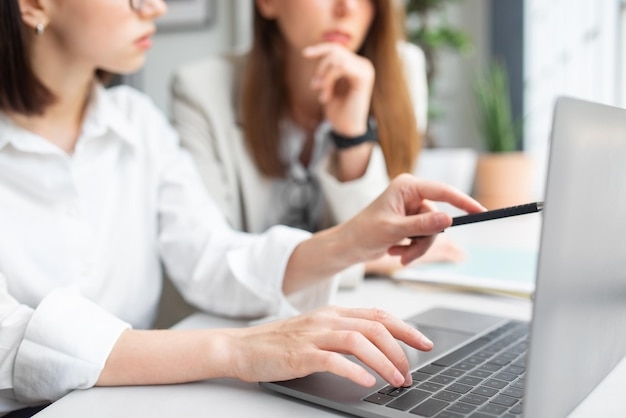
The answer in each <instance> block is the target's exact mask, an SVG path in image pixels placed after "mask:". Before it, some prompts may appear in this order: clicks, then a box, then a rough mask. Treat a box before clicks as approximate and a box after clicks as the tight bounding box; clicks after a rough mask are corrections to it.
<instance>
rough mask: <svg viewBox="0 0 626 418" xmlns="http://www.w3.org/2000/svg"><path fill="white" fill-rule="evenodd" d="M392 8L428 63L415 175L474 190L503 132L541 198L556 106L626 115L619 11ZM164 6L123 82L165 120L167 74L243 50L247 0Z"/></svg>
mask: <svg viewBox="0 0 626 418" xmlns="http://www.w3.org/2000/svg"><path fill="white" fill-rule="evenodd" d="M389 1H398V4H399V7H402V8H403V9H405V12H406V15H407V32H408V37H409V40H411V41H412V42H415V43H418V44H419V45H421V46H422V48H423V49H424V50H425V51H426V52H427V56H428V58H429V64H430V69H431V74H429V75H430V76H431V77H430V93H431V98H430V103H429V106H430V122H429V125H430V126H429V132H428V144H429V148H430V150H427V151H428V152H425V156H424V158H425V159H427V161H423V162H422V161H420V163H419V167H418V173H419V174H421V175H423V176H426V177H435V178H438V179H443V180H447V181H449V182H452V183H455V182H456V185H458V186H459V187H461V188H463V189H466V190H467V189H468V188H469V189H473V188H474V187H475V185H474V184H473V181H474V178H473V175H474V173H473V170H474V166H475V159H476V157H477V156H479V155H481V154H483V153H487V152H490V151H492V149H491V148H492V144H490V143H489V142H488V141H491V140H492V139H490V138H489V137H490V136H491V137H493V138H495V140H496V142H497V141H498V140H499V138H500V137H502V136H504V135H506V134H507V133H506V132H502V130H505V131H506V130H507V129H508V130H509V131H510V132H509V133H511V134H512V135H513V136H514V137H515V145H514V147H515V148H516V150H517V151H522V152H523V153H525V154H528V155H531V156H532V158H533V161H534V164H533V171H532V176H533V181H532V192H531V194H532V196H531V197H532V198H540V196H541V187H542V184H543V177H544V168H545V162H546V156H547V151H548V143H549V133H550V123H551V119H552V107H553V105H554V101H555V98H556V97H557V96H559V95H569V96H575V97H579V98H584V99H589V100H593V101H597V102H602V103H606V104H612V105H617V106H624V105H625V104H626V83H625V80H624V67H625V66H626V42H624V40H625V37H626V33H625V30H626V26H625V25H626V0H602V1H597V0H549V1H545V0H414V1H413V0H389ZM168 6H169V9H170V12H169V13H168V15H167V16H166V17H164V18H163V19H162V20H161V21H160V22H159V33H158V34H157V36H156V37H155V43H154V48H153V49H152V50H151V52H150V54H149V56H148V62H147V65H146V66H145V68H144V69H143V70H142V71H141V73H138V74H135V75H132V76H130V77H127V78H126V79H125V80H124V81H125V82H127V83H130V84H132V85H134V86H135V87H137V88H139V89H141V90H143V91H145V92H146V93H148V94H149V95H150V96H152V98H153V99H154V101H155V102H156V104H157V105H158V106H159V107H160V108H161V109H162V110H164V111H165V112H166V113H169V99H168V96H169V80H170V77H171V74H172V72H173V70H174V69H175V68H176V67H178V66H179V65H181V64H182V63H184V62H187V61H192V60H195V59H199V58H202V57H204V56H207V55H211V54H216V53H220V52H225V51H231V50H245V49H246V48H247V46H248V45H249V41H250V34H251V23H250V22H251V6H252V0H168ZM495 64H498V65H495ZM496 70H497V71H496ZM502 76H504V82H505V84H504V88H503V86H502V83H501V82H500V83H499V84H498V80H500V81H502V80H501V78H502ZM498 77H500V78H498ZM480 80H482V82H481V81H480ZM489 98H491V100H492V105H494V106H496V107H501V106H505V105H506V106H508V107H509V108H508V109H506V112H504V113H505V114H504V116H505V119H504V120H503V119H502V117H503V114H502V112H494V111H493V108H492V109H491V110H489V109H490V108H489V106H488V104H489V103H488V102H485V100H486V99H489ZM496 113H498V114H496ZM507 113H508V114H510V118H508V119H507V118H506V116H507V115H506V114H507ZM498 118H500V119H498ZM507 124H508V125H507ZM490 126H491V127H493V126H498V127H499V128H498V129H500V131H499V132H494V130H493V129H490ZM503 126H504V127H503ZM442 155H443V156H442ZM509 167H510V165H509ZM455 170H456V171H459V170H460V172H459V173H458V174H455V173H454V172H455ZM453 175H454V176H456V177H455V178H452V177H449V178H446V176H453ZM441 176H443V178H441ZM492 177H493V175H492ZM515 187H518V186H515ZM519 187H521V186H519ZM509 188H511V187H509ZM526 198H527V197H524V198H523V199H526ZM520 199H521V198H520Z"/></svg>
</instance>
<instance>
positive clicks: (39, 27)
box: [35, 23, 46, 35]
mask: <svg viewBox="0 0 626 418" xmlns="http://www.w3.org/2000/svg"><path fill="white" fill-rule="evenodd" d="M45 30H46V27H45V26H44V25H43V23H37V27H36V28H35V32H36V33H37V35H43V32H44V31H45Z"/></svg>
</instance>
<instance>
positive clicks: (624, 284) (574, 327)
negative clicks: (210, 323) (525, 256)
mask: <svg viewBox="0 0 626 418" xmlns="http://www.w3.org/2000/svg"><path fill="white" fill-rule="evenodd" d="M545 190H546V192H545V198H544V203H545V206H544V212H543V226H542V232H541V242H540V251H539V261H538V267H537V279H536V280H537V283H536V291H535V300H534V307H533V319H532V322H531V323H530V324H528V323H524V322H520V321H513V320H508V319H506V318H499V317H493V316H486V315H482V314H476V313H469V312H461V311H454V310H450V309H434V310H430V311H426V312H424V313H421V314H418V315H416V316H414V317H412V318H409V319H408V321H409V322H410V323H413V324H415V326H416V327H418V328H419V329H420V330H421V331H422V332H424V333H425V334H426V335H428V336H429V337H430V338H431V339H432V340H433V341H434V342H435V347H436V348H435V350H433V352H431V353H421V352H418V351H416V350H411V349H409V348H406V350H407V354H408V356H409V359H410V360H411V366H412V368H411V370H412V371H413V373H412V374H413V380H414V384H413V386H412V387H410V388H400V389H398V388H393V387H390V386H388V385H387V384H386V383H385V382H384V381H383V380H382V379H380V378H379V380H378V381H377V386H375V387H374V388H373V389H372V388H363V387H360V386H358V385H356V384H353V383H352V382H350V381H348V380H347V379H343V378H340V377H337V376H334V375H331V374H329V373H318V374H314V375H311V376H308V377H306V378H302V379H295V380H290V381H286V382H274V383H263V384H262V386H263V387H265V388H268V389H271V390H273V391H277V392H280V393H283V394H286V395H289V396H293V397H296V398H299V399H303V400H306V401H309V402H313V403H315V404H318V405H323V406H325V407H328V408H332V409H335V410H338V411H343V412H346V413H349V414H353V415H356V416H361V417H415V416H426V417H438V418H459V417H477V418H482V417H494V416H501V417H518V416H523V417H526V418H543V417H548V418H555V417H563V416H566V415H567V414H568V413H569V412H571V411H572V410H573V409H574V408H575V407H576V406H577V405H578V404H579V403H580V402H581V401H582V400H583V399H584V398H585V397H586V396H587V395H588V394H589V393H590V392H591V391H592V390H593V389H594V388H595V387H596V385H598V383H600V381H602V379H603V378H604V377H605V376H606V375H607V374H608V373H609V372H610V371H611V370H612V369H613V368H614V367H615V366H616V365H617V363H618V362H619V361H620V360H621V359H622V357H624V355H625V354H626V110H623V109H618V108H613V107H609V106H604V105H599V104H595V103H590V102H585V101H581V100H577V99H572V98H560V99H559V100H557V102H556V106H555V113H554V121H553V126H552V141H551V151H550V160H549V167H548V176H547V184H546V189H545ZM590 342H592V343H590Z"/></svg>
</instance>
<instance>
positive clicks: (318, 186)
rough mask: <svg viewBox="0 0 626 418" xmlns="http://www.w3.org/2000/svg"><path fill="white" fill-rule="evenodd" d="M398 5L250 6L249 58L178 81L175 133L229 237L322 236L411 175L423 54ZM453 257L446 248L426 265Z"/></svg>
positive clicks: (423, 102)
mask: <svg viewBox="0 0 626 418" xmlns="http://www.w3.org/2000/svg"><path fill="white" fill-rule="evenodd" d="M397 3H398V2H396V1H390V0H322V1H311V0H256V1H255V2H254V39H253V45H252V48H251V50H250V51H249V52H247V53H245V54H230V55H224V56H219V57H212V58H208V59H205V60H202V61H199V62H194V63H191V64H188V65H185V66H184V67H182V68H181V69H180V70H179V71H178V72H177V73H176V75H175V78H174V81H173V90H172V91H173V118H174V125H175V127H176V128H177V130H178V132H179V134H180V136H181V141H182V144H183V146H184V147H186V148H187V149H188V150H189V151H190V153H191V155H192V157H193V158H194V160H195V162H196V165H197V166H198V168H199V171H200V173H201V175H202V178H203V180H204V183H205V185H206V187H207V189H208V190H209V192H210V193H211V194H212V195H213V196H214V197H215V199H216V201H217V203H218V205H219V206H220V208H221V209H222V211H223V213H224V214H225V216H226V217H227V219H228V221H229V223H230V224H231V225H232V226H233V227H235V228H237V229H241V230H244V231H248V232H262V231H264V230H266V229H268V228H270V227H271V226H273V225H277V224H286V225H292V226H297V227H300V228H304V229H307V230H310V231H317V230H321V229H323V228H325V227H328V226H331V225H335V224H337V223H340V222H343V221H346V220H347V219H349V218H350V217H351V216H353V215H354V214H355V213H357V212H358V211H359V210H360V209H362V208H363V207H365V206H366V205H367V204H368V203H370V202H371V201H372V200H373V199H374V198H375V197H376V196H377V195H378V194H379V193H380V192H381V191H382V190H384V188H385V187H386V186H387V184H388V183H389V179H390V178H393V177H395V176H397V175H398V174H400V173H406V172H412V171H413V169H414V165H415V161H416V159H417V156H418V153H419V150H420V145H421V140H420V138H421V132H422V131H423V130H424V129H425V127H426V111H427V87H426V75H425V74H426V72H425V67H424V57H423V54H422V52H421V50H419V49H418V48H417V47H416V46H415V45H411V44H408V43H406V42H404V41H403V37H402V33H403V32H402V31H403V26H402V22H401V20H400V16H401V14H400V13H399V10H398V4H397ZM436 246H437V245H436ZM448 250H450V251H448ZM426 257H428V255H427V256H426ZM450 257H451V258H452V259H454V258H455V257H456V252H455V251H454V247H452V246H450V245H449V244H445V243H444V244H443V245H442V246H440V247H439V251H435V254H434V255H433V258H437V259H441V258H443V259H448V258H450ZM398 266H400V263H399V262H397V260H390V259H386V260H379V261H378V262H372V263H370V265H368V267H367V270H368V272H377V273H388V272H389V270H391V269H393V268H394V267H398ZM363 268H364V265H361V266H360V267H356V268H355V269H353V272H352V273H350V274H348V276H356V277H357V278H358V276H362V275H363Z"/></svg>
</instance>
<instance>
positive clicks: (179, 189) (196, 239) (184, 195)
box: [0, 0, 483, 416]
mask: <svg viewBox="0 0 626 418" xmlns="http://www.w3.org/2000/svg"><path fill="white" fill-rule="evenodd" d="M165 10H166V5H165V2H164V1H163V0H130V3H129V0H90V1H85V0H55V1H39V0H1V1H0V56H1V57H2V59H1V60H0V201H1V202H2V205H0V231H2V233H1V234H0V272H1V274H0V337H1V341H2V343H1V344H0V414H4V413H6V412H9V411H13V410H17V409H20V408H22V407H24V406H26V405H34V404H42V403H46V402H51V401H54V400H56V399H58V398H60V397H61V396H63V395H64V394H66V393H67V392H69V391H71V390H73V389H77V388H89V387H91V386H94V385H101V386H110V385H138V384H158V383H175V382H188V381H194V380H202V379H208V378H213V377H233V378H239V379H243V380H246V381H265V380H281V379H290V378H294V377H298V376H304V375H307V374H310V373H312V372H316V371H324V370H326V371H330V372H333V373H336V374H338V375H341V376H344V377H346V378H348V379H351V380H353V381H355V382H358V383H360V384H362V385H372V384H373V383H374V380H373V376H372V375H371V374H370V373H369V372H368V371H366V369H364V368H362V367H360V366H358V365H356V364H355V363H352V362H350V361H349V360H347V359H346V358H345V357H344V356H342V355H341V354H339V353H347V354H354V355H356V356H357V357H359V358H360V359H361V360H363V362H364V363H365V364H367V365H368V366H370V367H371V369H372V370H374V371H375V372H377V373H380V374H381V375H382V376H383V377H384V378H385V379H386V380H388V381H389V383H391V384H393V385H396V386H400V385H406V384H409V383H410V381H411V378H410V375H409V374H408V372H409V370H408V369H407V364H408V362H407V360H406V357H405V355H404V353H403V352H402V349H401V348H400V345H399V344H398V343H397V342H396V341H395V338H398V339H400V340H403V341H405V342H406V343H408V344H409V345H411V346H413V347H415V348H417V349H422V350H428V349H430V348H431V347H432V343H430V342H429V341H428V340H427V339H425V337H423V336H422V334H421V333H419V332H418V331H417V330H415V329H413V328H412V327H410V326H409V325H408V324H406V323H404V322H402V321H400V320H398V319H397V318H395V317H393V316H390V315H388V314H385V313H382V312H380V311H377V310H374V309H362V310H360V309H342V308H333V307H326V308H319V309H316V310H313V309H314V308H316V307H319V306H321V305H324V304H325V303H327V300H328V295H329V289H331V285H330V284H331V283H332V281H333V277H334V275H335V274H336V273H337V272H339V271H341V270H342V269H344V268H346V267H347V266H349V265H351V264H353V263H357V262H361V261H363V260H366V259H370V258H375V257H378V256H380V255H381V254H383V253H385V252H386V251H390V252H391V253H393V254H400V255H401V256H402V257H403V259H404V261H405V262H409V261H411V260H412V259H414V258H416V257H418V256H420V255H421V254H423V253H424V251H425V250H426V249H427V248H428V246H429V245H430V244H431V243H432V237H431V236H432V235H434V234H436V233H437V232H438V231H441V230H442V229H444V228H446V227H448V226H449V225H450V223H451V219H450V217H449V216H448V215H446V214H443V213H437V212H435V211H434V210H433V209H432V207H431V205H430V203H429V200H442V201H447V202H450V203H452V204H455V205H456V206H459V207H460V208H462V209H464V210H466V211H470V212H476V211H481V210H483V209H482V207H481V206H480V205H479V204H478V203H477V202H475V201H474V200H473V199H471V198H469V197H468V196H465V195H463V194H461V193H459V192H458V191H456V190H454V189H452V188H450V187H447V186H444V185H440V184H436V183H430V182H420V181H418V180H416V179H414V178H412V177H409V176H402V177H400V178H398V179H397V180H396V181H394V182H393V183H392V185H391V186H390V187H389V188H388V189H387V190H386V191H385V192H384V193H383V194H382V195H381V197H380V198H379V199H377V200H375V201H374V202H373V203H372V204H371V205H370V206H368V207H367V208H366V209H364V210H363V211H362V212H360V213H359V214H358V215H357V216H355V217H354V218H352V219H351V220H350V221H348V222H346V223H343V224H341V225H338V226H336V227H334V228H332V229H329V230H326V231H323V232H320V233H317V234H310V233H308V232H305V231H300V230H296V229H292V228H287V227H284V226H279V227H275V228H272V229H270V230H268V231H266V232H265V233H263V234H259V235H250V234H244V233H241V232H236V231H234V230H233V229H232V228H231V227H230V226H229V225H228V224H227V222H226V221H225V220H224V219H223V217H222V216H221V214H220V210H219V209H218V208H217V206H216V205H215V204H214V202H213V201H212V200H210V198H209V197H208V195H207V193H206V191H205V189H204V187H203V185H202V183H201V180H200V178H199V176H198V174H197V172H196V171H195V167H194V166H193V163H192V161H191V160H190V158H189V156H188V155H187V153H186V152H185V151H184V150H183V149H181V148H180V146H179V144H178V140H177V136H176V134H175V133H174V131H173V129H172V128H171V127H170V126H169V125H168V123H167V120H166V119H165V117H164V116H163V115H162V113H160V112H159V111H158V110H157V109H156V107H155V106H154V105H153V104H152V102H151V101H150V100H149V99H148V98H147V97H145V96H143V95H142V94H140V93H139V92H137V91H134V90H133V89H131V88H129V87H124V86H121V87H115V88H111V89H105V88H104V87H103V85H102V84H101V82H100V80H99V77H98V74H104V73H105V72H110V73H130V72H133V71H136V70H138V69H139V68H140V67H141V66H142V65H143V63H144V60H145V53H146V50H148V49H149V48H150V46H151V43H152V35H153V34H154V32H155V25H154V20H155V19H156V18H157V17H159V16H160V15H162V14H163V13H164V12H165ZM427 199H428V200H427ZM405 236H423V238H418V239H414V240H412V241H411V242H410V243H409V244H407V245H402V246H401V245H396V243H397V242H398V241H400V239H401V238H402V237H405ZM162 265H164V266H165V268H166V269H167V271H168V274H169V276H170V278H171V279H172V280H173V282H174V283H175V284H176V286H177V287H178V289H179V290H180V291H181V292H182V294H183V295H185V297H186V298H187V300H188V301H190V302H191V303H193V304H194V305H195V306H197V307H198V308H200V309H203V310H206V311H211V312H215V313H218V314H221V315H229V316H240V317H247V318H254V317H256V318H259V317H265V316H275V317H280V316H289V315H292V314H295V313H297V312H298V311H299V310H303V311H309V312H308V313H304V314H302V315H299V316H295V317H293V318H290V319H283V320H280V321H275V322H272V323H268V324H265V325H262V326H256V327H250V328H244V329H210V330H193V331H155V330H139V329H142V328H144V329H145V328H149V327H150V326H151V324H152V322H153V320H154V316H155V311H156V307H157V303H158V300H159V294H160V291H161V268H162V267H161V266H162ZM10 415H11V414H10ZM10 415H9V416H10Z"/></svg>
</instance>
